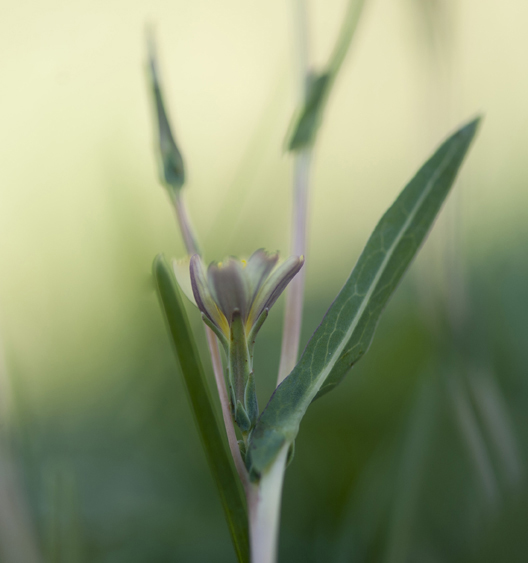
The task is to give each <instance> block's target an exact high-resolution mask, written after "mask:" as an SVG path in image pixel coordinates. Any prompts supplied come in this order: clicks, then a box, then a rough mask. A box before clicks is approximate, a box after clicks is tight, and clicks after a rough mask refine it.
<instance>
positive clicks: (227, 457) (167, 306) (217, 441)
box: [153, 255, 249, 563]
mask: <svg viewBox="0 0 528 563" xmlns="http://www.w3.org/2000/svg"><path fill="white" fill-rule="evenodd" d="M153 269H154V278H155V280H156V286H157V289H158V295H159V297H160V302H161V306H162V309H163V312H164V313H165V319H166V321H167V325H168V328H169V331H170V334H171V336H172V340H173V342H174V345H175V347H176V353H177V356H178V360H179V362H180V367H181V371H182V373H183V378H184V382H185V387H186V389H187V393H188V397H189V401H190V403H191V407H192V411H193V414H194V418H195V421H196V425H197V427H198V432H199V434H200V438H201V440H202V445H203V447H204V450H205V454H206V456H207V461H208V462H209V467H210V469H211V473H212V474H213V478H214V480H215V482H216V485H217V487H218V491H219V493H220V499H221V501H222V505H223V507H224V511H225V515H226V519H227V523H228V526H229V530H230V532H231V537H232V540H233V544H234V547H235V551H236V553H237V557H238V560H239V562H240V563H249V540H248V528H247V512H246V503H245V500H244V495H243V492H242V489H241V485H240V480H239V478H238V475H237V472H236V469H235V467H234V464H233V461H232V458H231V453H230V452H229V449H228V447H227V445H226V441H225V440H224V439H223V437H222V434H221V432H220V430H219V426H218V422H217V419H216V416H215V414H214V410H213V403H212V400H211V397H210V395H209V391H208V387H207V382H206V380H205V375H204V370H203V366H202V363H201V361H200V357H199V355H198V350H197V348H196V344H195V342H194V339H193V337H192V332H191V329H190V327H189V322H188V320H187V315H186V313H185V309H184V306H183V302H182V299H181V296H180V294H179V290H178V287H177V285H176V280H175V279H174V274H173V273H172V269H171V267H170V266H169V264H168V263H167V261H166V260H165V258H164V257H163V256H162V255H158V256H157V257H156V258H155V260H154V265H153Z"/></svg>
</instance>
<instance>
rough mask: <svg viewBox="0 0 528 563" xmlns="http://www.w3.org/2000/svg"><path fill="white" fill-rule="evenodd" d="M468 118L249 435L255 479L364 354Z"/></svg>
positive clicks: (426, 222)
mask: <svg viewBox="0 0 528 563" xmlns="http://www.w3.org/2000/svg"><path fill="white" fill-rule="evenodd" d="M478 123H479V119H476V120H474V121H472V122H471V123H469V124H468V125H466V126H465V127H463V128H462V129H460V130H459V131H458V132H457V133H455V134H454V135H453V136H452V137H450V138H449V139H448V140H447V141H446V142H445V143H444V144H443V145H442V146H441V147H440V148H439V149H438V150H437V151H436V153H435V154H434V155H433V156H432V157H431V158H430V159H429V160H428V161H427V162H426V163H425V164H424V165H423V166H422V168H421V169H420V170H419V171H418V173H417V174H416V176H415V177H414V178H413V179H412V180H411V181H410V182H409V184H407V186H406V187H405V189H404V190H403V191H402V192H401V193H400V195H399V196H398V198H397V199H396V201H395V202H394V204H393V205H392V206H391V207H390V209H389V210H388V211H387V212H386V213H385V215H384V216H383V217H382V218H381V220H380V222H379V223H378V225H377V226H376V228H375V229H374V232H373V233H372V235H371V236H370V238H369V240H368V242H367V245H366V247H365V249H364V250H363V252H362V254H361V256H360V258H359V260H358V262H357V264H356V266H355V268H354V270H353V271H352V274H351V275H350V277H349V278H348V280H347V282H346V283H345V285H344V287H343V289H342V290H341V292H340V293H339V295H338V296H337V298H336V300H335V301H334V303H333V304H332V305H331V307H330V309H329V310H328V311H327V313H326V315H325V317H324V318H323V321H322V322H321V324H320V325H319V327H318V328H317V330H316V331H315V333H314V334H313V335H312V338H311V339H310V341H309V342H308V345H307V347H306V349H305V351H304V353H303V355H302V357H301V359H300V360H299V363H298V364H297V365H296V366H295V368H294V369H293V371H292V372H291V373H290V375H289V376H288V377H287V378H286V379H285V380H284V381H283V382H282V383H281V385H279V386H278V387H277V389H276V390H275V392H274V394H273V395H272V397H271V399H270V401H269V403H268V405H267V406H266V408H265V409H264V411H263V412H262V414H261V416H260V418H259V420H258V422H257V425H256V427H255V430H254V432H253V434H252V437H251V442H250V447H249V452H248V466H249V467H250V468H251V470H252V471H253V473H254V474H255V473H256V474H260V473H262V471H263V470H265V469H266V468H267V467H268V466H269V465H270V464H271V462H272V461H273V460H274V459H275V456H276V454H277V453H278V452H279V450H280V449H281V447H282V446H283V445H284V444H285V443H286V442H288V443H291V442H293V440H294V439H295V436H296V435H297V432H298V429H299V423H300V421H301V419H302V417H303V416H304V413H305V412H306V409H307V408H308V406H309V405H310V403H311V402H312V401H313V400H314V399H316V398H317V397H320V396H321V395H323V394H324V393H326V392H328V391H330V390H331V389H332V388H334V387H335V386H336V385H337V384H338V383H339V382H340V381H341V379H342V378H343V377H344V375H345V374H346V373H347V372H348V371H349V370H350V368H351V367H352V366H353V365H354V364H355V363H356V362H357V361H358V360H359V359H360V358H361V357H362V356H363V355H364V354H365V352H366V351H367V350H368V348H369V345H370V343H371V341H372V337H373V335H374V330H375V328H376V325H377V323H378V320H379V318H380V315H381V312H382V311H383V308H384V307H385V305H386V303H387V301H388V300H389V297H390V296H391V295H392V293H393V292H394V290H395V289H396V287H397V285H398V283H399V281H400V279H401V278H402V276H403V274H404V273H405V270H406V269H407V267H408V266H409V264H410V263H411V260H412V259H413V258H414V256H415V254H416V253H417V251H418V249H419V248H420V245H421V244H422V242H423V240H424V238H425V237H426V235H427V233H428V231H429V229H430V227H431V225H432V224H433V221H434V219H435V218H436V215H437V213H438V212H439V210H440V207H441V206H442V203H443V202H444V200H445V198H446V196H447V194H448V192H449V189H450V188H451V185H452V184H453V182H454V180H455V177H456V174H457V172H458V169H459V167H460V165H461V164H462V161H463V159H464V156H465V155H466V152H467V150H468V148H469V145H470V143H471V141H472V139H473V137H474V135H475V132H476V130H477V126H478Z"/></svg>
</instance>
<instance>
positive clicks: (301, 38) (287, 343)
mask: <svg viewBox="0 0 528 563" xmlns="http://www.w3.org/2000/svg"><path fill="white" fill-rule="evenodd" d="M295 23H296V28H297V29H296V37H297V61H298V63H297V68H298V69H299V78H298V89H299V98H300V103H301V106H302V105H303V104H304V103H305V102H306V98H307V96H308V87H309V79H310V63H309V37H308V9H307V4H306V0H295ZM311 159H312V150H311V149H304V150H302V151H299V152H296V153H295V163H294V177H293V221H292V223H293V230H292V239H291V254H293V255H296V256H305V255H306V223H307V217H308V188H309V184H310V164H311ZM305 269H306V267H304V268H302V269H301V271H300V272H299V273H298V274H297V275H296V276H295V277H294V278H293V280H292V281H291V282H290V285H289V286H288V288H287V290H286V303H285V307H284V324H283V332H282V350H281V359H280V365H279V375H278V380H277V385H279V384H280V383H281V382H282V381H283V380H284V378H285V377H286V376H287V375H288V374H289V373H290V372H291V370H292V369H293V368H294V366H295V364H296V363H297V357H298V355H299V343H300V340H301V325H302V312H303V300H304V280H305Z"/></svg>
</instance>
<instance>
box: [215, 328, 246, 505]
mask: <svg viewBox="0 0 528 563" xmlns="http://www.w3.org/2000/svg"><path fill="white" fill-rule="evenodd" d="M205 334H206V336H207V344H208V346H209V352H210V354H211V362H212V364H213V372H214V376H215V382H216V388H217V389H218V396H219V397H220V405H221V406H222V417H223V419H224V425H225V429H226V434H227V441H228V442H229V449H230V450H231V455H232V456H233V461H234V463H235V467H236V470H237V473H238V476H239V477H240V481H241V482H242V485H243V487H244V491H245V493H246V499H248V498H249V492H250V483H249V477H248V472H247V469H246V466H245V465H244V461H243V459H242V456H241V455H240V448H239V447H238V441H237V437H236V433H235V426H234V424H233V417H232V416H231V410H230V408H229V399H228V397H227V389H226V385H225V379H224V369H223V367H222V358H221V357H220V348H219V347H218V340H217V339H216V336H215V334H214V333H213V331H212V330H211V329H210V328H209V327H205Z"/></svg>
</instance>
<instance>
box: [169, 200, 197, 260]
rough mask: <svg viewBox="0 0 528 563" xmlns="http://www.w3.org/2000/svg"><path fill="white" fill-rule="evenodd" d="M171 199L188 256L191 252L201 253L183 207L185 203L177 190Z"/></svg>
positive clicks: (185, 209)
mask: <svg viewBox="0 0 528 563" xmlns="http://www.w3.org/2000/svg"><path fill="white" fill-rule="evenodd" d="M172 201H173V203H174V210H175V212H176V218H177V220H178V225H179V227H180V230H181V234H182V238H183V243H184V244H185V249H186V250H187V254H189V256H192V255H193V254H201V252H200V247H199V246H198V242H197V240H196V237H195V235H194V231H193V228H192V225H191V220H190V219H189V215H188V213H187V208H186V207H185V203H184V201H183V199H182V196H181V193H180V192H179V191H178V192H175V193H174V195H173V197H172Z"/></svg>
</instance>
